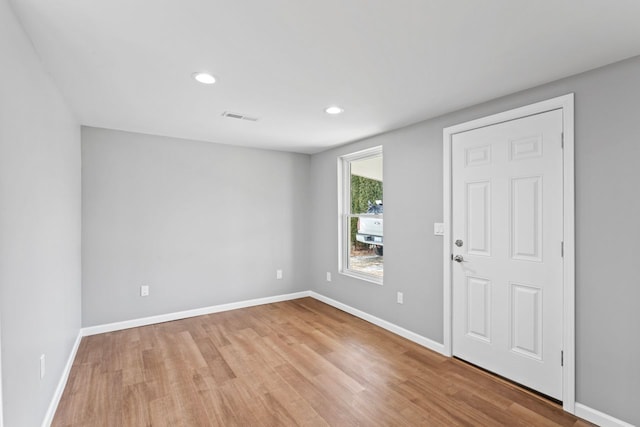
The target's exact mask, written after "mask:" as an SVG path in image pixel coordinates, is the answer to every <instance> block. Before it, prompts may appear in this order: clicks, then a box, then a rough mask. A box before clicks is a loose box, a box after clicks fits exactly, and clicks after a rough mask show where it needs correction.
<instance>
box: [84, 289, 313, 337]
mask: <svg viewBox="0 0 640 427" xmlns="http://www.w3.org/2000/svg"><path fill="white" fill-rule="evenodd" d="M308 296H309V292H308V291H304V292H295V293H292V294H284V295H276V296H273V297H265V298H256V299H250V300H246V301H239V302H231V303H228V304H220V305H212V306H209V307H202V308H196V309H193V310H185V311H178V312H175V313H167V314H160V315H157V316H150V317H143V318H140V319H132V320H125V321H122V322H115V323H107V324H105V325H97V326H89V327H87V328H82V336H85V337H86V336H89V335H96V334H104V333H106V332H113V331H120V330H123V329H129V328H137V327H139V326H147V325H153V324H156V323H163V322H171V321H172V320H180V319H187V318H189V317H196V316H203V315H205V314H212V313H220V312H223V311H229V310H237V309H238V308H246V307H253V306H256V305H263V304H271V303H274V302H281V301H288V300H292V299H298V298H304V297H308Z"/></svg>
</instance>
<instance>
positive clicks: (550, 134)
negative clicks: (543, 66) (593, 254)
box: [451, 110, 563, 400]
mask: <svg viewBox="0 0 640 427" xmlns="http://www.w3.org/2000/svg"><path fill="white" fill-rule="evenodd" d="M451 167H452V199H451V200H452V221H453V222H452V239H453V246H452V248H453V251H452V252H453V255H454V256H458V257H461V258H458V262H456V261H455V260H454V261H452V263H453V266H452V285H453V290H452V295H453V300H452V305H453V307H452V308H453V319H452V321H453V323H452V326H453V329H452V331H453V332H452V337H453V354H454V355H455V356H458V357H460V358H462V359H465V360H467V361H469V362H471V363H474V364H476V365H478V366H481V367H483V368H485V369H488V370H490V371H492V372H495V373H497V374H499V375H502V376H504V377H507V378H509V379H512V380H514V381H516V382H518V383H521V384H523V385H525V386H527V387H530V388H532V389H534V390H537V391H539V392H541V393H544V394H546V395H549V396H551V397H553V398H556V399H559V400H561V399H562V366H561V350H562V320H563V319H562V307H563V305H562V295H563V287H562V278H563V270H562V269H563V260H562V246H561V245H562V236H563V230H562V227H563V212H562V200H563V194H562V192H563V181H562V179H563V174H562V110H554V111H549V112H546V113H541V114H536V115H533V116H529V117H524V118H520V119H517V120H511V121H508V122H504V123H499V124H495V125H492V126H487V127H482V128H478V129H473V130H470V131H467V132H461V133H457V134H455V135H453V137H452V165H451Z"/></svg>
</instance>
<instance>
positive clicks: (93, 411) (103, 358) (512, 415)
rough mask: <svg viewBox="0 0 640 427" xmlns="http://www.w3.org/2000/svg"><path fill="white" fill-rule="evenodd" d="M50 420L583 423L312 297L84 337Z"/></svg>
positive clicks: (82, 422)
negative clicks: (53, 417) (53, 415)
mask: <svg viewBox="0 0 640 427" xmlns="http://www.w3.org/2000/svg"><path fill="white" fill-rule="evenodd" d="M53 425H54V426H118V427H119V426H136V427H138V426H214V425H220V426H234V425H238V426H263V425H264V426H276V425H304V426H326V425H332V426H352V425H362V426H402V425H406V426H418V425H428V426H439V425H473V426H476V425H508V426H555V425H561V426H587V425H590V424H589V423H587V422H585V421H582V420H579V419H577V418H576V417H573V416H571V415H569V414H567V413H565V412H563V411H562V409H561V408H560V407H559V406H558V405H556V404H553V403H551V402H548V401H546V400H544V399H542V398H540V397H538V396H535V395H533V394H530V393H528V392H526V391H524V390H521V389H519V388H517V387H515V386H513V385H511V384H509V383H507V382H505V381H502V380H500V379H498V378H494V377H493V376H491V375H489V374H487V373H484V372H482V371H480V370H478V369H475V368H473V367H471V366H469V365H467V364H465V363H463V362H460V361H458V360H455V359H449V358H446V357H443V356H441V355H439V354H436V353H434V352H431V351H429V350H426V349H424V348H422V347H420V346H418V345H416V344H414V343H412V342H410V341H407V340H405V339H403V338H400V337H397V336H395V335H393V334H391V333H389V332H387V331H385V330H383V329H380V328H378V327H376V326H373V325H371V324H370V323H367V322H365V321H363V320H360V319H358V318H355V317H353V316H351V315H349V314H346V313H344V312H342V311H339V310H336V309H334V308H332V307H330V306H328V305H326V304H323V303H321V302H318V301H316V300H313V299H310V298H303V299H299V300H294V301H288V302H282V303H277V304H269V305H263V306H258V307H252V308H246V309H240V310H234V311H228V312H224V313H217V314H211V315H207V316H200V317H195V318H191V319H186V320H180V321H175V322H168V323H162V324H158V325H152V326H146V327H141V328H135V329H128V330H124V331H119V332H112V333H108V334H102V335H94V336H90V337H86V338H84V339H83V340H82V342H81V344H80V348H79V350H78V354H77V356H76V360H75V362H74V365H73V368H72V371H71V374H70V377H69V381H68V383H67V387H66V389H65V391H64V395H63V396H62V400H61V402H60V405H59V407H58V411H57V413H56V416H55V419H54V422H53Z"/></svg>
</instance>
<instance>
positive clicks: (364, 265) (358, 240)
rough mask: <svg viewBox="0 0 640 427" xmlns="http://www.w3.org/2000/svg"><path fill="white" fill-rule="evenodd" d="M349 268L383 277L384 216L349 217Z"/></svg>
mask: <svg viewBox="0 0 640 427" xmlns="http://www.w3.org/2000/svg"><path fill="white" fill-rule="evenodd" d="M349 231H350V236H351V239H350V245H349V261H348V262H349V265H348V268H349V270H352V271H355V272H358V273H363V274H368V275H371V276H374V277H379V278H382V277H383V274H384V258H383V246H382V243H383V238H382V218H377V217H374V218H372V217H351V218H349Z"/></svg>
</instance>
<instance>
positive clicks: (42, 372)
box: [40, 354, 45, 379]
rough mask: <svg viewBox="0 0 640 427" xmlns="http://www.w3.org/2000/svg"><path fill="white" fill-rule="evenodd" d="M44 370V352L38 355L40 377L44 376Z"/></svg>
mask: <svg viewBox="0 0 640 427" xmlns="http://www.w3.org/2000/svg"><path fill="white" fill-rule="evenodd" d="M44 372H45V356H44V354H41V355H40V379H43V378H44Z"/></svg>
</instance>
